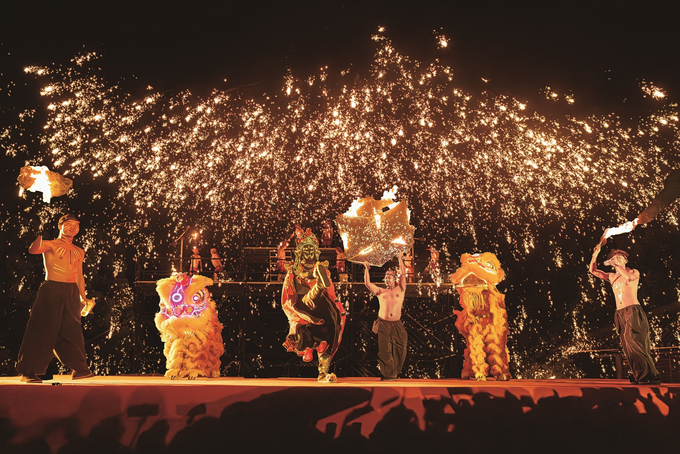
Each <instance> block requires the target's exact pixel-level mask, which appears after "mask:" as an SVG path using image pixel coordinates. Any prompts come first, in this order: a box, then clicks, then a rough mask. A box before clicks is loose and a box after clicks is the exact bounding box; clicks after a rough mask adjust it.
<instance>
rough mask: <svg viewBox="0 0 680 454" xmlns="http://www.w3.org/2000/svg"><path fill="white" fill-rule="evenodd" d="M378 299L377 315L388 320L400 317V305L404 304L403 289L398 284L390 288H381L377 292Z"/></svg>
mask: <svg viewBox="0 0 680 454" xmlns="http://www.w3.org/2000/svg"><path fill="white" fill-rule="evenodd" d="M378 301H379V302H380V309H379V310H378V317H380V318H382V319H383V320H389V321H394V320H400V319H401V307H402V306H403V304H404V290H403V289H402V288H401V287H400V286H399V285H397V286H395V287H393V288H391V289H389V288H381V289H380V293H378Z"/></svg>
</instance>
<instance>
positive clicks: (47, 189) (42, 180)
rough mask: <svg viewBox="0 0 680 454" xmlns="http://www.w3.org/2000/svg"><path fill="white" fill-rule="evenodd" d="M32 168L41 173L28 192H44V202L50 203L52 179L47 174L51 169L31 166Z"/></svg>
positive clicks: (36, 176)
mask: <svg viewBox="0 0 680 454" xmlns="http://www.w3.org/2000/svg"><path fill="white" fill-rule="evenodd" d="M31 168H32V169H33V170H36V171H38V172H40V173H39V174H38V175H35V176H34V178H35V182H34V183H33V184H32V185H31V187H30V188H28V189H27V190H28V191H31V192H36V191H38V192H42V194H43V202H45V203H50V200H51V199H52V188H51V185H50V179H49V177H48V176H47V173H46V172H47V171H48V170H49V169H48V168H47V167H45V166H31Z"/></svg>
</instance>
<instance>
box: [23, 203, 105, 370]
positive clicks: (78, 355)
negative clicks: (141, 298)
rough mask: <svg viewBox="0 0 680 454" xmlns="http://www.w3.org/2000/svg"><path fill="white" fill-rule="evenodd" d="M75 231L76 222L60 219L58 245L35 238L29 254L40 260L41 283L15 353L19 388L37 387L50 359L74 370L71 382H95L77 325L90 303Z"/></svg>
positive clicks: (75, 219) (82, 255)
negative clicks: (43, 268) (88, 379)
mask: <svg viewBox="0 0 680 454" xmlns="http://www.w3.org/2000/svg"><path fill="white" fill-rule="evenodd" d="M79 230H80V221H78V219H77V218H76V217H75V216H72V215H70V214H67V215H65V216H62V217H61V218H60V219H59V237H58V238H57V239H56V240H51V241H43V239H42V235H38V238H37V239H36V240H35V241H34V242H33V244H31V247H30V248H29V249H28V252H29V253H31V254H42V255H43V261H44V263H45V282H43V283H42V284H41V285H40V290H39V291H38V297H37V298H36V300H35V303H34V304H33V308H32V309H31V316H30V318H29V320H28V325H27V326H26V332H25V333H24V340H23V342H22V343H21V349H20V350H19V361H18V363H17V373H18V374H19V375H21V381H22V382H25V383H41V382H42V380H41V379H40V378H39V377H38V375H43V374H45V372H46V370H47V366H48V365H49V363H50V361H51V360H52V358H53V357H54V354H56V356H57V358H58V359H59V360H60V361H61V362H62V363H64V365H66V367H68V368H70V369H72V370H73V373H72V375H71V378H72V379H73V380H77V379H81V378H89V377H93V376H94V375H93V374H92V373H91V372H90V368H89V367H88V365H87V358H86V356H85V341H84V338H83V330H82V328H81V325H80V317H81V312H83V313H84V309H85V308H86V307H87V305H88V304H89V305H94V301H93V300H89V299H87V296H85V280H84V279H83V258H84V257H85V255H84V251H83V250H82V249H81V248H79V247H78V246H75V245H74V244H73V237H74V236H76V234H77V233H78V231H79Z"/></svg>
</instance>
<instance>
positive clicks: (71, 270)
mask: <svg viewBox="0 0 680 454" xmlns="http://www.w3.org/2000/svg"><path fill="white" fill-rule="evenodd" d="M40 249H41V250H42V251H41V252H42V255H43V262H44V263H45V279H46V280H48V281H57V282H77V280H78V277H79V276H81V275H82V268H83V257H84V256H85V254H84V252H83V250H82V249H81V248H79V247H78V246H76V245H74V244H73V243H71V242H69V241H67V240H64V239H61V238H58V239H56V240H51V241H43V242H42V247H41V248H40ZM37 253H40V252H37Z"/></svg>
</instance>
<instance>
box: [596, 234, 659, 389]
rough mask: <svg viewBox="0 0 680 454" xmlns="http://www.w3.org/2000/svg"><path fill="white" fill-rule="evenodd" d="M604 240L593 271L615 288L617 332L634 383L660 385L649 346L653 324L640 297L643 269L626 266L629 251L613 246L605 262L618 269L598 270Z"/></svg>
mask: <svg viewBox="0 0 680 454" xmlns="http://www.w3.org/2000/svg"><path fill="white" fill-rule="evenodd" d="M602 244H603V243H602V242H601V243H599V244H598V245H597V246H595V249H594V250H593V257H592V259H591V260H590V266H589V270H590V272H591V273H592V274H593V275H594V276H597V277H599V278H600V279H602V280H605V281H608V282H609V283H610V284H611V285H612V290H614V297H615V298H616V313H615V315H614V323H615V324H616V332H617V333H618V334H619V336H620V339H621V346H622V347H623V352H624V353H625V354H626V358H628V364H629V365H630V371H631V373H632V377H631V378H630V381H631V382H632V383H651V384H657V385H658V384H660V383H661V379H660V377H659V371H658V370H656V367H655V366H654V360H653V359H652V356H651V350H650V346H649V323H648V322H647V316H646V315H645V311H643V310H642V307H641V306H640V303H639V302H638V299H637V290H638V283H639V282H640V272H639V271H638V270H634V269H631V268H627V267H626V263H628V253H627V252H625V251H621V250H619V249H613V250H612V251H611V252H610V253H609V256H607V260H606V261H605V262H604V264H605V265H607V266H611V267H613V268H614V270H615V271H616V273H605V272H604V271H600V270H598V269H597V255H598V254H599V253H600V248H601V246H602Z"/></svg>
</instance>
